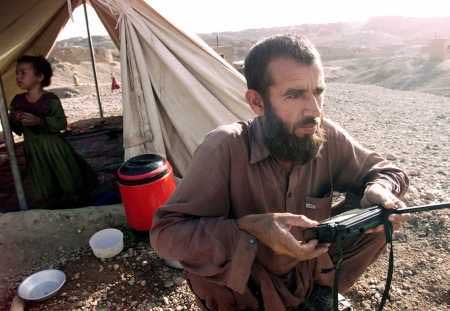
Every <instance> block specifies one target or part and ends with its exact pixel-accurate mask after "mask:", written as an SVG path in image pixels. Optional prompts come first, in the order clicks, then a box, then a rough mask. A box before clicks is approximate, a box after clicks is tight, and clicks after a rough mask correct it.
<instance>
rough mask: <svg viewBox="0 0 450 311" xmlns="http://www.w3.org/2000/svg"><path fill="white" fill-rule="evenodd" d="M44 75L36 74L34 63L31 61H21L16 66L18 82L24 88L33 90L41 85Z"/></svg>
mask: <svg viewBox="0 0 450 311" xmlns="http://www.w3.org/2000/svg"><path fill="white" fill-rule="evenodd" d="M43 79H44V76H43V75H42V74H36V72H35V70H34V68H33V65H32V64H30V63H19V64H17V67H16V83H17V86H18V87H20V88H21V89H23V90H31V89H32V88H34V87H36V86H40V85H41V82H42V80H43Z"/></svg>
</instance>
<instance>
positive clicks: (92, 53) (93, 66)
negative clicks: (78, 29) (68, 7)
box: [83, 0, 103, 121]
mask: <svg viewBox="0 0 450 311" xmlns="http://www.w3.org/2000/svg"><path fill="white" fill-rule="evenodd" d="M83 8H84V19H85V20H86V30H87V36H88V43H89V51H90V52H91V63H92V72H93V73H94V81H95V91H96V92H97V103H98V110H99V111H100V119H101V120H102V121H103V108H102V103H101V102H100V92H99V90H98V80H97V70H96V69H95V56H94V49H93V47H92V39H91V32H90V30H89V19H88V14H87V8H86V0H83Z"/></svg>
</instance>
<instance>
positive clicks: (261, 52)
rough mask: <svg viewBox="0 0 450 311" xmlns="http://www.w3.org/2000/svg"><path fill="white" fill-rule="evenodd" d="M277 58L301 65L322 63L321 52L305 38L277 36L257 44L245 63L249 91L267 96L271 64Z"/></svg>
mask: <svg viewBox="0 0 450 311" xmlns="http://www.w3.org/2000/svg"><path fill="white" fill-rule="evenodd" d="M276 58H289V59H293V60H295V61H297V62H299V63H300V64H305V65H312V64H314V63H318V64H320V63H321V60H320V55H319V52H318V51H317V50H316V48H315V47H314V45H313V44H312V43H311V42H310V41H309V40H308V39H306V38H305V37H302V36H298V35H277V36H272V37H269V38H266V39H263V40H262V41H259V42H257V43H256V44H255V45H254V46H253V47H252V48H251V49H250V52H249V53H248V55H247V57H246V58H245V62H244V75H245V78H246V79H247V87H248V89H252V90H255V91H257V92H258V93H259V94H261V95H262V96H266V95H267V94H266V92H267V88H268V87H269V86H270V85H271V83H272V81H271V76H270V73H269V72H268V66H269V63H270V62H271V61H272V60H274V59H276Z"/></svg>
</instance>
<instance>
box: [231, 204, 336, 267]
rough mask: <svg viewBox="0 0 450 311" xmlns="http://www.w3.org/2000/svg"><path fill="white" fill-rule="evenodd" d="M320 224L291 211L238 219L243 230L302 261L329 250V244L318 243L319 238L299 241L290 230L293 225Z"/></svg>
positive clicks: (281, 252) (272, 247)
mask: <svg viewBox="0 0 450 311" xmlns="http://www.w3.org/2000/svg"><path fill="white" fill-rule="evenodd" d="M318 224H319V223H318V222H317V221H314V220H311V219H309V218H308V217H306V216H303V215H295V214H291V213H268V214H255V215H247V216H244V217H242V218H239V219H238V226H239V228H240V229H241V230H244V231H246V232H248V233H250V234H251V235H253V236H255V237H256V238H257V239H258V240H259V241H261V242H262V243H264V244H265V245H267V246H268V247H270V248H271V249H272V250H273V251H274V252H275V253H277V254H280V255H287V256H291V257H294V258H297V259H298V260H300V261H304V260H309V259H313V258H316V257H319V256H320V255H322V254H324V253H326V252H327V251H328V247H329V245H323V244H322V245H318V244H317V243H318V241H317V240H311V241H309V242H308V243H305V242H303V241H298V240H297V239H296V238H295V237H294V236H293V235H292V233H290V230H291V228H292V227H301V228H311V227H315V226H317V225H318Z"/></svg>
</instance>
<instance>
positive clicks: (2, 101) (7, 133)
mask: <svg viewBox="0 0 450 311" xmlns="http://www.w3.org/2000/svg"><path fill="white" fill-rule="evenodd" d="M0 93H1V94H0V95H1V96H0V118H1V122H2V128H3V136H4V137H5V142H6V149H7V150H8V156H9V164H10V165H11V172H12V175H13V179H14V186H15V188H16V194H17V199H18V201H19V207H20V209H21V210H27V209H28V206H27V200H26V198H25V192H24V190H23V184H22V178H21V177H20V170H19V165H18V164H17V157H16V153H15V151H14V140H13V137H12V133H11V127H10V126H9V120H8V111H7V109H6V96H5V91H4V89H3V83H2V79H1V76H0Z"/></svg>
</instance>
